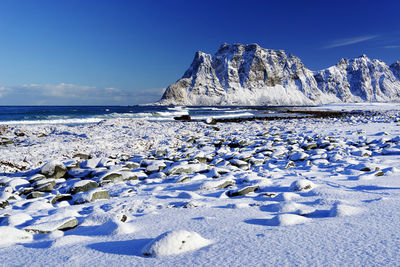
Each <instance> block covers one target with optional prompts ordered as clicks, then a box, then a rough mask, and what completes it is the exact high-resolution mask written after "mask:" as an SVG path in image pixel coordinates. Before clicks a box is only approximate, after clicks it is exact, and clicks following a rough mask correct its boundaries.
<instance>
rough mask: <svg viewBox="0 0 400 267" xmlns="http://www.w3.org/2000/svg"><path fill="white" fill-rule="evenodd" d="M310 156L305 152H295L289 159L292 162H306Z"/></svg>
mask: <svg viewBox="0 0 400 267" xmlns="http://www.w3.org/2000/svg"><path fill="white" fill-rule="evenodd" d="M308 157H309V156H308V154H307V153H304V152H300V151H299V152H295V153H293V154H292V155H290V157H289V159H290V160H292V161H300V160H305V159H306V158H308Z"/></svg>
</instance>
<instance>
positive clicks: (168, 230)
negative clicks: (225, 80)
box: [0, 104, 400, 266]
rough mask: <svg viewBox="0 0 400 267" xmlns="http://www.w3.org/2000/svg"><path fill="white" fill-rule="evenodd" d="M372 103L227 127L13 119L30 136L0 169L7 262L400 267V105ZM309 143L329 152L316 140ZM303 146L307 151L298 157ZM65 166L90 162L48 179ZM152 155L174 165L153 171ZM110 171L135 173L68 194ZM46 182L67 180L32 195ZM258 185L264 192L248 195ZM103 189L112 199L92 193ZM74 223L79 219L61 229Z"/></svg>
mask: <svg viewBox="0 0 400 267" xmlns="http://www.w3.org/2000/svg"><path fill="white" fill-rule="evenodd" d="M377 107H379V108H377ZM325 108H332V109H333V108H334V109H336V110H341V109H348V110H351V109H359V105H358V104H355V105H353V104H352V105H345V106H343V105H338V106H337V107H333V106H332V105H331V106H329V107H327V106H323V107H321V109H325ZM363 108H364V109H365V110H373V111H374V112H371V113H365V114H366V115H365V114H364V115H361V116H356V115H354V116H345V117H343V118H324V119H315V118H314V119H313V118H303V119H291V120H276V121H268V122H267V123H265V122H264V121H247V122H242V123H217V125H216V127H218V130H216V129H214V128H213V127H215V125H208V124H206V123H203V122H178V121H176V122H174V121H163V122H150V121H146V120H134V119H110V120H106V121H102V122H101V123H99V124H95V125H74V126H67V125H45V124H44V125H35V126H32V125H18V127H16V126H9V129H8V130H7V131H8V132H6V133H5V135H12V134H13V133H14V132H15V130H16V128H18V130H20V131H22V132H24V133H25V134H26V135H25V136H24V137H23V138H21V139H20V140H19V142H17V143H15V144H13V145H8V146H7V147H0V149H1V153H2V156H3V157H4V158H6V159H7V161H9V162H10V163H13V165H0V168H1V172H2V173H1V174H0V184H1V187H0V245H1V247H0V261H1V262H2V264H3V265H6V266H21V265H22V266H27V265H32V266H42V265H51V266H53V265H60V263H62V264H64V265H71V266H93V265H97V266H107V265H115V263H116V262H117V263H118V264H120V265H128V266H182V265H200V266H204V265H207V266H214V265H215V266H216V265H221V263H223V264H224V265H232V266H238V265H241V266H243V265H246V266H260V265H277V266H281V265H285V266H294V265H301V266H309V265H312V266H314V265H316V266H322V265H329V266H339V265H345V266H347V265H357V266H376V265H383V266H396V265H398V262H399V261H400V235H399V231H398V229H399V228H400V210H399V209H398V202H399V199H400V179H399V173H400V171H399V169H400V161H399V153H397V149H400V138H399V136H400V124H399V122H400V109H399V108H398V105H397V104H392V105H390V104H380V105H377V104H371V105H370V106H368V105H366V107H363ZM375 108H377V109H379V110H375ZM65 132H68V133H70V134H63V133H65ZM41 133H46V134H47V135H46V136H42V137H39V135H40V134H41ZM82 135H85V136H86V137H84V138H83V137H77V136H82ZM240 141H242V142H240ZM310 143H315V144H316V145H317V147H316V148H314V149H306V148H304V146H303V144H310ZM214 144H216V145H214ZM356 151H368V153H367V154H366V155H364V153H355V152H356ZM297 152H301V153H304V154H307V155H308V156H307V157H306V158H305V159H304V160H298V161H291V160H292V158H291V156H292V155H293V154H294V153H297ZM77 153H82V154H87V155H90V156H91V157H92V158H91V159H96V160H94V161H93V164H89V165H85V163H84V162H86V160H83V159H80V158H74V155H76V154H77ZM302 155H303V154H302ZM300 158H302V157H300ZM97 159H101V160H97ZM254 159H261V160H262V161H261V163H258V164H255V162H254ZM199 160H202V162H199ZM203 160H204V161H203ZM54 161H57V162H61V163H62V164H64V165H65V166H70V167H69V168H78V169H70V170H69V171H68V172H67V173H66V174H65V175H64V176H63V177H62V178H60V179H46V178H45V177H43V176H41V175H37V174H38V173H39V172H40V170H41V169H42V167H43V166H44V165H45V164H46V163H47V162H54ZM151 162H157V164H156V165H154V166H162V167H164V165H165V169H162V170H158V169H157V170H153V169H149V170H147V166H149V165H150V164H149V163H151ZM203 162H204V163H203ZM244 162H245V163H246V166H245V167H243V166H242V167H241V165H242V163H243V164H244ZM289 162H293V163H294V165H291V166H287V165H288V163H289ZM53 165H54V164H53ZM20 166H24V167H25V168H24V169H23V170H21V169H20V168H19V167H20ZM79 168H84V169H79ZM179 168H181V170H179ZM72 170H75V171H72ZM78 170H85V171H84V172H82V171H78ZM171 170H175V171H176V172H178V173H175V171H174V172H171ZM178 170H179V171H178ZM153 171H154V172H153ZM105 173H121V174H122V176H123V179H120V180H118V181H114V182H109V183H104V184H101V185H99V187H98V188H97V189H94V190H91V191H88V192H85V193H77V194H72V196H70V195H69V194H70V191H69V190H70V188H71V186H73V185H77V184H78V185H79V184H80V185H85V184H86V183H88V181H91V180H93V181H96V182H97V181H99V179H101V177H103V175H104V174H105ZM217 174H218V175H217ZM129 177H131V178H132V179H129ZM133 177H135V178H133ZM43 178H44V179H43ZM136 178H137V179H136ZM36 179H42V180H40V181H39V182H38V181H34V180H36ZM48 182H54V183H55V186H54V189H53V190H52V191H51V192H42V193H43V195H41V196H39V197H36V198H27V196H28V195H27V194H28V193H27V192H29V191H30V190H36V189H37V186H39V185H41V184H43V183H48ZM253 187H258V189H257V190H255V191H254V192H252V191H251V190H249V191H248V192H246V190H245V189H248V188H253ZM241 190H242V191H241ZM25 191H26V192H25ZM96 192H100V193H101V192H107V193H108V194H109V197H110V198H109V199H108V198H107V197H105V196H103V198H102V199H97V200H95V201H91V200H92V197H93V194H94V193H96ZM232 192H244V193H243V195H233V194H231V193H232ZM68 196H69V197H68ZM57 197H58V198H59V200H57ZM75 219H76V220H75ZM66 222H70V223H71V225H70V227H67V228H66V229H65V228H64V229H63V230H60V229H59V228H60V227H61V226H63V224H65V223H66ZM74 223H77V225H75V226H74ZM73 226H74V228H73V229H69V228H72V227H73ZM61 228H63V227H61ZM24 229H26V230H28V231H31V232H27V231H25V230H24ZM180 229H184V230H180ZM182 241H185V242H184V243H183V242H182ZM143 252H144V253H145V254H149V255H151V256H145V255H143ZM21 255H23V257H21Z"/></svg>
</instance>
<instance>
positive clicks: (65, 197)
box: [50, 194, 72, 204]
mask: <svg viewBox="0 0 400 267" xmlns="http://www.w3.org/2000/svg"><path fill="white" fill-rule="evenodd" d="M67 200H72V196H71V195H69V194H62V195H57V196H55V197H53V198H52V199H51V200H50V203H51V204H56V203H57V202H61V201H67Z"/></svg>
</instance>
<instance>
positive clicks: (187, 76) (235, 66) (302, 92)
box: [157, 44, 400, 106]
mask: <svg viewBox="0 0 400 267" xmlns="http://www.w3.org/2000/svg"><path fill="white" fill-rule="evenodd" d="M399 100H400V61H397V62H395V63H393V64H392V65H390V66H388V65H387V64H386V63H385V62H383V61H381V60H377V59H373V60H371V59H369V58H368V57H367V56H366V55H361V56H360V57H358V58H354V59H344V58H343V59H341V60H340V61H339V62H338V63H337V64H336V65H334V66H331V67H329V68H326V69H323V70H319V71H311V70H310V69H308V68H306V67H305V65H304V64H303V63H302V61H301V60H300V58H298V57H296V56H293V55H291V54H286V53H285V51H283V50H274V49H265V48H261V47H260V46H259V45H257V44H249V45H243V44H223V45H221V47H220V48H219V50H218V51H217V52H216V53H215V54H214V55H213V56H212V55H210V54H207V53H204V52H201V51H198V52H196V53H195V57H194V59H193V61H192V64H191V65H190V67H189V69H187V70H186V72H185V73H184V75H183V76H182V78H180V79H179V80H178V81H177V82H175V83H174V84H172V85H170V86H168V87H167V89H166V90H165V92H164V94H163V96H162V98H161V100H160V101H158V102H157V104H160V105H194V106H196V105H206V106H207V105H320V104H326V103H337V102H349V103H351V102H379V101H385V102H389V101H399Z"/></svg>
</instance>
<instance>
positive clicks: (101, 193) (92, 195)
mask: <svg viewBox="0 0 400 267" xmlns="http://www.w3.org/2000/svg"><path fill="white" fill-rule="evenodd" d="M102 199H110V194H109V193H108V191H107V190H104V189H100V188H97V189H92V190H90V191H88V192H85V193H79V194H77V195H75V197H74V203H75V204H83V203H88V202H93V201H96V200H102Z"/></svg>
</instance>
